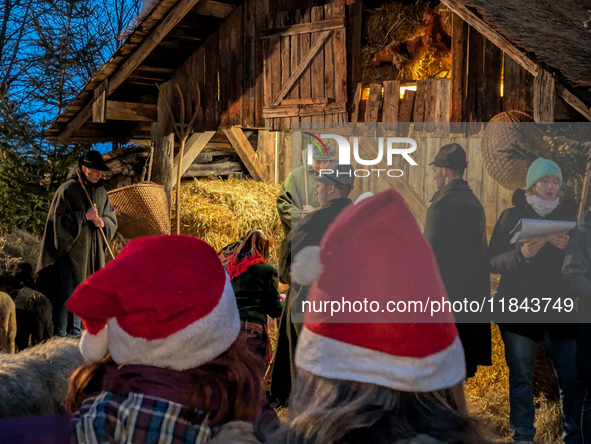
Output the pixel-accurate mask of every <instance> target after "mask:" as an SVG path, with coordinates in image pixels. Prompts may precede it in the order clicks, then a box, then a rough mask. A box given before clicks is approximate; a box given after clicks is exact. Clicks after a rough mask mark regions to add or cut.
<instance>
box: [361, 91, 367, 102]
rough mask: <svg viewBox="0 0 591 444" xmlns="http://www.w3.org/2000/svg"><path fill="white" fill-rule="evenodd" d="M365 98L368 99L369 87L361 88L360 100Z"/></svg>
mask: <svg viewBox="0 0 591 444" xmlns="http://www.w3.org/2000/svg"><path fill="white" fill-rule="evenodd" d="M367 99H369V88H363V91H361V100H367Z"/></svg>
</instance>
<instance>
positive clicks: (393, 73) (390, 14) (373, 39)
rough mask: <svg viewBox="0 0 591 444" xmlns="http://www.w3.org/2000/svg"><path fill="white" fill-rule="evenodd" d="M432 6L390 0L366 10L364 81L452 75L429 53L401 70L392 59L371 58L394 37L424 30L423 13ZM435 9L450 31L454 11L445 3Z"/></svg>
mask: <svg viewBox="0 0 591 444" xmlns="http://www.w3.org/2000/svg"><path fill="white" fill-rule="evenodd" d="M427 9H429V4H428V2H421V1H418V2H417V3H416V4H414V5H403V4H401V3H396V2H391V3H387V4H385V5H383V6H381V7H379V8H375V9H371V10H369V11H367V18H366V20H365V25H364V41H365V44H364V46H363V48H362V49H361V60H362V66H361V82H362V83H373V82H376V81H384V80H421V79H426V78H435V77H446V76H447V77H449V75H450V72H449V70H448V69H446V67H445V66H444V64H443V63H442V62H441V61H439V60H436V59H435V58H434V57H432V56H431V55H430V54H426V55H425V56H424V57H423V58H422V59H421V60H419V61H418V62H416V63H414V64H412V65H408V66H406V67H404V68H403V69H402V70H401V71H400V72H399V71H398V69H397V68H396V67H395V66H394V65H392V64H391V63H386V64H383V65H380V66H374V65H372V64H371V63H369V61H370V60H371V58H372V57H373V55H374V54H375V53H376V52H379V51H381V50H382V49H384V48H385V47H386V46H387V45H388V44H390V43H392V42H394V41H406V40H411V39H413V38H415V37H418V36H420V35H422V34H424V31H425V26H424V22H423V13H424V12H425V11H426V10H427ZM435 10H436V11H437V12H438V13H439V15H440V16H441V21H442V23H443V26H444V28H445V30H446V31H447V32H448V34H450V35H451V11H450V10H449V9H448V8H446V7H445V6H443V5H440V6H438V7H437V8H435Z"/></svg>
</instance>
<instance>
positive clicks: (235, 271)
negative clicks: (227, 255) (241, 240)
mask: <svg viewBox="0 0 591 444" xmlns="http://www.w3.org/2000/svg"><path fill="white" fill-rule="evenodd" d="M265 262H267V261H266V260H265V258H264V257H263V256H261V255H260V254H259V253H256V254H252V255H250V256H246V257H245V258H244V259H242V260H241V261H240V262H236V255H234V256H233V257H232V260H231V261H230V262H228V274H229V275H230V280H231V281H233V280H234V279H236V278H237V277H238V276H240V275H241V274H242V273H244V272H245V271H246V270H248V269H249V268H250V267H252V266H253V265H256V264H264V263H265Z"/></svg>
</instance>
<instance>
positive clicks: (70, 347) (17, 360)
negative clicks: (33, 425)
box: [0, 338, 84, 419]
mask: <svg viewBox="0 0 591 444" xmlns="http://www.w3.org/2000/svg"><path fill="white" fill-rule="evenodd" d="M79 342H80V341H79V340H78V339H72V338H54V339H51V340H49V341H47V342H44V343H43V344H40V345H36V346H35V347H31V348H28V349H26V350H25V351H23V352H21V353H18V354H16V355H7V354H0V419H2V418H11V417H12V418H14V417H24V416H43V415H63V414H64V413H65V408H64V402H65V399H66V394H67V390H68V379H69V378H70V375H71V374H72V373H73V372H74V371H75V370H76V369H77V368H78V367H80V366H81V365H83V364H84V358H83V357H82V354H81V353H80V350H79V349H78V345H79Z"/></svg>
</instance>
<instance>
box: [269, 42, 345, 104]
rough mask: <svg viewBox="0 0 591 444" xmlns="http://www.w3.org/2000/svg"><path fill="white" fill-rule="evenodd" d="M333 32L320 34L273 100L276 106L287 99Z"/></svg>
mask: <svg viewBox="0 0 591 444" xmlns="http://www.w3.org/2000/svg"><path fill="white" fill-rule="evenodd" d="M333 33H334V31H324V32H323V33H322V34H321V35H320V37H319V38H318V40H317V41H316V43H315V44H314V46H312V48H310V51H309V52H308V54H306V56H305V57H304V58H303V59H302V61H301V62H300V64H299V65H298V67H297V68H296V70H295V71H294V72H293V74H292V75H291V77H290V78H289V79H288V80H287V82H286V83H285V85H284V86H283V88H282V89H281V91H279V95H278V96H277V97H276V98H275V100H274V101H273V105H274V106H278V105H279V104H280V103H281V101H282V100H283V99H285V96H287V94H288V93H289V92H290V91H291V88H293V86H294V85H295V83H296V82H297V81H298V80H300V77H302V74H304V71H305V70H306V68H308V65H309V64H310V62H311V61H312V60H314V57H316V56H317V55H318V53H319V52H320V50H321V49H322V47H323V46H324V44H325V43H326V42H327V41H328V39H329V38H330V37H331V36H332V34H333Z"/></svg>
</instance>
